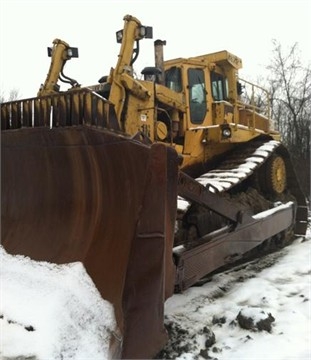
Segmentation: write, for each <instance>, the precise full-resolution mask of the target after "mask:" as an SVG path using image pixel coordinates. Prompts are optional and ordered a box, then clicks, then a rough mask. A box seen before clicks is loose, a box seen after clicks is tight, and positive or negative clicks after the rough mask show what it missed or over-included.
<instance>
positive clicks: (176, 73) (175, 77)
mask: <svg viewBox="0 0 311 360" xmlns="http://www.w3.org/2000/svg"><path fill="white" fill-rule="evenodd" d="M165 86H166V87H168V88H169V89H171V90H173V91H176V92H181V91H182V82H181V70H180V68H178V67H176V66H174V67H172V68H170V69H168V70H166V71H165Z"/></svg>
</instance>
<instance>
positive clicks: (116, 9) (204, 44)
mask: <svg viewBox="0 0 311 360" xmlns="http://www.w3.org/2000/svg"><path fill="white" fill-rule="evenodd" d="M127 14H130V15H132V16H135V17H137V18H138V19H139V20H140V21H141V23H142V24H143V25H147V26H152V27H153V40H150V39H144V40H143V41H141V42H140V47H141V52H140V57H139V59H138V60H137V62H136V63H135V66H134V70H135V71H136V73H137V74H138V75H139V74H140V71H141V70H142V69H143V68H144V67H145V66H152V65H153V64H154V52H153V51H154V50H153V41H154V40H157V39H160V40H166V42H167V45H166V46H165V49H164V58H165V59H172V58H177V57H191V56H197V55H202V54H207V53H211V52H216V51H221V50H228V51H230V52H232V53H234V54H235V55H237V56H239V57H240V58H242V60H243V69H242V71H241V75H242V77H244V78H247V79H249V80H252V81H253V80H254V79H257V78H258V77H259V75H261V74H265V72H264V69H265V66H266V65H267V64H268V63H269V59H270V58H271V54H272V48H273V46H272V40H273V39H276V40H277V41H278V42H279V43H280V44H281V45H282V47H284V49H286V48H288V47H290V46H292V45H293V44H294V43H296V42H297V43H298V45H299V49H300V51H301V58H302V60H303V61H305V62H306V63H309V62H310V61H311V41H310V36H311V35H310V34H311V21H310V20H311V19H310V17H311V16H310V14H311V2H310V1H309V0H236V1H233V0H157V1H154V0H148V1H146V0H53V1H52V0H0V95H2V96H4V97H8V94H9V92H10V91H11V90H13V89H15V90H18V93H19V97H20V98H28V97H34V96H36V94H37V92H38V90H39V88H40V85H41V84H42V83H43V82H44V81H45V78H46V75H47V72H48V69H49V66H50V58H48V56H47V47H50V46H52V42H53V40H54V39H55V38H60V39H62V40H64V41H66V42H67V43H69V45H70V46H73V47H78V48H79V58H78V59H71V60H70V61H69V62H67V64H66V67H65V75H67V76H70V77H72V78H74V79H76V80H77V81H78V82H79V83H80V84H82V85H83V86H87V85H93V84H96V83H97V82H98V79H99V78H101V77H102V76H103V75H107V74H108V73H109V70H110V68H111V67H114V66H115V64H116V62H117V56H118V51H119V47H120V45H119V44H117V43H116V40H115V32H116V31H118V30H120V29H122V27H123V17H124V16H125V15H127ZM61 89H62V90H66V87H65V88H61Z"/></svg>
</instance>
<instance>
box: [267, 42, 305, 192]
mask: <svg viewBox="0 0 311 360" xmlns="http://www.w3.org/2000/svg"><path fill="white" fill-rule="evenodd" d="M273 46H274V49H273V57H272V59H271V63H270V65H269V66H268V67H267V69H268V70H269V78H268V83H269V90H270V95H271V109H272V117H273V118H274V120H275V122H276V125H277V128H278V130H279V131H280V132H281V134H282V137H283V141H284V143H285V144H286V145H287V148H288V149H289V151H290V153H291V155H292V158H293V161H294V163H296V164H297V165H298V164H299V166H296V171H297V173H298V175H299V178H300V179H301V184H302V187H303V188H304V191H305V192H306V193H307V194H308V196H310V119H311V68H310V64H308V65H307V66H304V65H303V64H302V62H301V60H300V59H301V57H300V52H299V48H298V43H295V44H294V45H292V46H291V47H290V48H289V50H288V51H284V50H283V48H282V46H281V44H280V43H278V42H277V41H276V40H274V41H273Z"/></svg>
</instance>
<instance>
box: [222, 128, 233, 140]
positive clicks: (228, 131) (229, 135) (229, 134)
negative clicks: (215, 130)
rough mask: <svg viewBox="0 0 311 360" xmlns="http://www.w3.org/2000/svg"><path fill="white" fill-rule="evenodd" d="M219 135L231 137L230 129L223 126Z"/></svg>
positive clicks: (226, 137) (225, 137)
mask: <svg viewBox="0 0 311 360" xmlns="http://www.w3.org/2000/svg"><path fill="white" fill-rule="evenodd" d="M221 135H222V137H223V138H224V139H228V138H229V137H231V129H230V128H229V127H226V128H223V129H222V130H221Z"/></svg>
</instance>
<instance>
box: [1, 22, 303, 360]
mask: <svg viewBox="0 0 311 360" xmlns="http://www.w3.org/2000/svg"><path fill="white" fill-rule="evenodd" d="M152 36H153V35H152V27H150V26H144V25H142V24H141V22H140V21H139V20H138V19H137V18H135V17H133V16H131V15H126V16H125V17H124V27H123V29H122V30H120V31H118V32H117V33H116V37H117V42H118V43H120V44H121V45H120V52H119V56H118V59H117V62H116V65H115V66H114V67H112V68H111V71H110V73H109V74H108V75H106V76H102V77H101V78H100V80H99V82H98V83H97V84H95V85H91V86H81V85H80V84H79V83H78V82H77V81H76V80H74V79H71V78H70V77H68V76H66V75H65V74H64V66H65V64H66V62H67V61H68V60H70V59H71V58H73V57H77V56H78V50H77V48H72V47H70V46H69V45H68V44H67V43H66V42H65V41H63V40H60V39H55V40H54V42H53V47H52V48H49V49H48V53H49V55H50V56H51V65H50V69H49V72H48V74H47V78H46V81H45V82H44V83H43V84H42V85H41V87H40V89H39V92H38V94H37V96H36V97H33V98H29V99H23V100H17V101H12V102H7V103H3V104H1V130H2V131H1V220H2V227H1V240H2V245H3V247H4V248H5V249H6V251H7V252H8V253H10V254H13V255H14V254H22V255H26V256H29V257H30V258H32V259H34V260H38V261H42V260H43V261H48V262H52V263H58V264H63V263H70V262H74V261H81V262H82V263H83V265H84V266H85V268H86V270H87V272H88V274H89V275H90V276H91V278H92V280H93V281H94V284H95V285H96V287H97V288H98V290H99V291H100V293H101V295H102V297H103V298H104V299H106V300H108V301H110V302H111V303H112V304H113V306H114V309H115V314H116V318H117V323H118V327H119V329H120V333H121V338H120V339H119V340H117V339H114V342H117V347H118V348H119V355H118V356H119V357H122V358H131V359H134V358H137V359H139V358H152V357H154V356H156V354H157V353H158V352H159V351H160V350H161V349H162V348H163V347H164V345H165V343H166V341H167V333H166V331H165V326H164V303H165V300H166V299H167V298H168V297H170V296H172V295H173V293H174V292H180V291H184V290H185V289H187V288H189V287H190V286H192V285H194V284H196V283H197V282H198V281H199V280H200V279H202V278H204V277H205V276H206V275H207V274H210V273H212V272H214V271H219V270H221V269H222V268H223V267H228V266H231V265H232V264H235V263H236V262H237V261H244V260H245V259H247V258H249V257H251V256H259V255H260V254H262V253H263V252H264V251H269V249H271V248H276V247H281V246H285V245H286V244H288V243H289V242H291V241H292V240H293V239H294V238H295V236H297V235H302V236H303V235H304V234H305V233H306V228H307V212H308V211H307V206H306V200H305V196H304V194H303V193H302V191H301V189H300V186H299V182H298V180H297V177H296V175H295V172H294V170H293V166H292V163H291V159H290V154H289V153H288V151H287V150H286V148H285V147H284V145H283V144H282V142H281V136H280V133H279V132H278V131H276V130H275V129H274V128H273V122H272V119H271V118H270V108H269V94H268V93H267V92H266V91H265V90H264V89H262V88H261V87H259V86H257V85H255V84H252V83H250V82H248V81H245V80H242V79H241V78H239V75H238V71H239V69H241V67H242V61H241V59H240V58H238V57H237V56H235V55H233V54H232V53H230V52H228V51H220V52H216V53H212V54H206V55H202V56H196V57H191V58H187V59H185V58H176V59H172V60H164V51H163V49H164V46H165V45H166V42H165V41H163V40H156V41H155V42H154V49H155V52H154V57H155V64H153V65H152V66H150V67H146V68H144V69H143V70H142V73H141V75H140V78H138V77H137V76H134V67H133V64H134V62H135V60H136V59H137V57H138V56H139V55H140V48H139V43H140V41H141V40H142V39H145V38H147V39H148V38H149V39H151V38H152ZM60 81H63V82H65V83H67V84H69V86H70V88H69V89H67V90H65V91H61V90H60ZM258 94H259V95H258ZM264 99H266V101H263V100H264ZM112 342H113V341H112ZM114 346H116V344H114Z"/></svg>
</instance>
